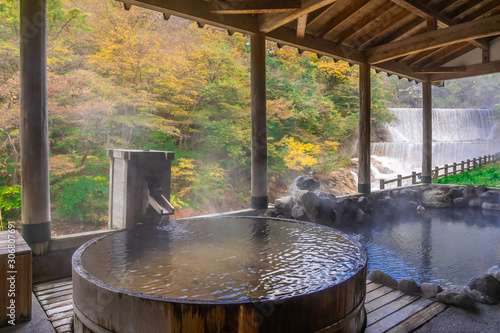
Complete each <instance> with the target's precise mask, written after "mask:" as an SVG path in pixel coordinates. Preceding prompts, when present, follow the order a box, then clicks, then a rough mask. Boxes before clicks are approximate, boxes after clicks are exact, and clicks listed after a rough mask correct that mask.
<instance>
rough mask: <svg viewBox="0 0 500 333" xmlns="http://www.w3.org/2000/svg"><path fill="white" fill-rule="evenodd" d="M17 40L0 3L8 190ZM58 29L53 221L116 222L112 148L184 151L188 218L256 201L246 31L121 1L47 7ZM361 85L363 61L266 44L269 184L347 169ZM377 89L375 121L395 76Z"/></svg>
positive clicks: (13, 17) (14, 146)
mask: <svg viewBox="0 0 500 333" xmlns="http://www.w3.org/2000/svg"><path fill="white" fill-rule="evenodd" d="M18 34H19V5H18V0H0V185H3V186H7V187H10V186H15V185H18V184H19V182H20V181H19V179H20V176H19V173H20V170H19V166H20V160H19V156H20V155H19V36H18ZM48 35H49V36H48V59H47V65H48V87H49V129H50V148H51V156H50V164H51V188H52V196H53V197H52V203H53V214H52V215H53V218H54V219H59V220H67V221H87V222H94V223H97V222H98V221H105V220H106V219H107V196H108V192H107V190H106V188H107V184H108V178H109V166H108V165H109V160H108V158H107V156H106V149H109V148H127V149H157V150H169V151H174V152H175V153H176V159H175V161H174V164H173V167H172V173H173V184H172V194H173V195H172V202H173V203H174V206H176V207H177V210H178V211H182V210H185V211H186V212H192V213H196V212H214V211H220V210H229V209H237V208H245V207H248V203H249V201H250V199H249V197H250V146H251V145H250V140H251V138H250V62H249V58H250V49H249V48H250V46H249V38H248V36H244V35H241V34H238V33H235V34H234V35H233V36H228V35H227V33H226V32H225V31H223V30H221V29H218V28H214V27H209V26H207V27H205V28H203V29H199V28H197V26H196V24H195V23H193V22H189V21H186V20H182V19H179V18H175V17H172V18H171V19H170V20H169V21H168V22H166V21H164V20H163V17H162V15H161V13H157V12H153V11H148V10H144V9H140V8H137V7H132V9H131V10H130V11H124V10H123V7H122V4H121V3H120V2H115V1H112V0H86V1H85V2H80V1H75V0H48ZM357 80H358V79H357V67H356V66H352V67H351V66H349V65H348V64H347V63H345V62H335V61H334V60H333V59H329V58H327V57H323V58H321V59H319V58H318V57H317V56H316V55H315V54H311V53H308V52H306V53H304V54H299V53H298V52H297V50H296V49H293V48H290V47H283V48H281V49H280V48H278V47H277V45H276V44H274V43H270V42H269V43H268V44H267V98H268V102H267V108H268V110H267V113H268V142H269V145H268V151H269V152H268V153H269V172H270V175H271V177H270V179H279V180H281V181H283V180H287V179H291V178H292V177H294V176H296V175H298V174H300V173H303V172H312V171H315V170H319V169H321V170H325V169H328V168H330V169H333V168H337V167H341V166H342V163H343V161H345V157H344V156H341V154H340V153H339V151H340V149H339V147H342V145H344V144H345V143H349V142H350V141H352V140H354V139H355V137H356V131H357V126H358V125H357V119H358V97H357V89H358V88H357V86H358V82H357ZM372 81H373V86H374V90H373V121H374V123H376V122H380V121H382V120H387V119H389V118H390V117H389V116H388V114H387V111H386V109H385V107H384V103H385V101H387V100H390V99H391V96H392V95H391V89H392V88H391V87H392V86H391V85H390V84H389V79H388V78H387V77H386V76H380V75H379V76H375V75H374V76H373V80H372ZM319 166H321V168H319ZM3 191H4V190H3ZM11 192H12V191H11ZM3 193H7V192H3ZM9 193H10V192H9ZM272 199H273V198H272V197H271V200H272ZM0 207H3V206H0ZM17 208H18V207H16V208H15V209H17ZM17 218H19V216H17Z"/></svg>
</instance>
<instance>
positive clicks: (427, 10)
mask: <svg viewBox="0 0 500 333" xmlns="http://www.w3.org/2000/svg"><path fill="white" fill-rule="evenodd" d="M391 1H392V2H394V3H395V4H397V5H399V6H401V7H403V8H405V9H407V10H409V11H410V12H414V13H415V14H417V15H418V16H420V17H423V18H427V17H428V16H430V17H433V18H435V19H436V20H438V21H440V22H443V23H444V24H445V25H447V26H449V27H451V26H454V25H456V24H458V22H455V21H453V20H452V19H450V18H448V17H447V16H445V15H443V14H441V13H440V12H437V11H435V10H434V9H432V8H431V7H429V6H428V5H426V4H423V3H422V2H420V1H418V0H391ZM469 43H471V44H473V45H474V46H476V47H479V48H481V49H483V50H487V49H488V43H487V42H485V41H481V40H479V41H476V40H470V41H469Z"/></svg>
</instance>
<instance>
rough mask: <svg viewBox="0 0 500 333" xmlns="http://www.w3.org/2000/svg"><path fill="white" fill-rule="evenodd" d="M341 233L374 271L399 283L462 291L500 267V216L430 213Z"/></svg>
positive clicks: (368, 224) (450, 211)
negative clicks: (404, 280) (406, 281)
mask: <svg viewBox="0 0 500 333" xmlns="http://www.w3.org/2000/svg"><path fill="white" fill-rule="evenodd" d="M340 229H341V230H342V231H344V232H346V233H347V234H351V235H352V237H354V238H357V239H358V241H359V242H360V243H361V244H363V245H364V246H365V248H366V251H367V252H368V270H369V271H371V270H372V269H374V268H378V269H380V270H382V271H384V272H386V273H388V274H390V275H391V276H393V277H394V278H396V279H398V280H399V279H401V278H413V279H415V280H416V281H418V282H419V283H422V282H434V283H438V284H440V285H442V286H452V285H458V286H463V285H466V284H467V283H468V282H469V281H470V279H471V278H473V277H476V276H479V275H483V274H485V273H486V272H487V270H488V269H489V268H490V267H492V266H494V265H498V264H500V214H495V213H494V212H490V214H489V215H488V212H487V211H483V213H481V212H480V211H475V212H474V211H469V210H466V209H465V210H459V209H454V210H451V209H433V210H432V209H428V210H427V211H426V212H425V213H424V214H422V215H407V216H402V217H399V218H396V219H395V220H393V221H387V220H386V219H385V220H383V221H371V222H370V223H365V224H363V225H357V226H354V227H353V226H346V227H341V228H340Z"/></svg>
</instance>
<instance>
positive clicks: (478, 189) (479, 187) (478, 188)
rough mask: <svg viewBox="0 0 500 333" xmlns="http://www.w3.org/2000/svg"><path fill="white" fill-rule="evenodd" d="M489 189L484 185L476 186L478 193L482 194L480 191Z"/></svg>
mask: <svg viewBox="0 0 500 333" xmlns="http://www.w3.org/2000/svg"><path fill="white" fill-rule="evenodd" d="M486 191H488V188H487V187H486V186H484V185H478V186H476V193H477V194H480V193H483V192H486Z"/></svg>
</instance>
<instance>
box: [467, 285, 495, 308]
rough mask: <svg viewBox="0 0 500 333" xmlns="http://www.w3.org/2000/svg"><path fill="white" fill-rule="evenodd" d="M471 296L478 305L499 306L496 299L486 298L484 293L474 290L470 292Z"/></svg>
mask: <svg viewBox="0 0 500 333" xmlns="http://www.w3.org/2000/svg"><path fill="white" fill-rule="evenodd" d="M470 295H471V297H472V299H474V301H476V302H477V303H482V304H487V305H495V304H497V302H496V301H495V300H494V299H492V298H491V297H488V296H486V295H485V294H483V293H482V292H480V291H478V290H476V289H474V290H472V291H471V292H470Z"/></svg>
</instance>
